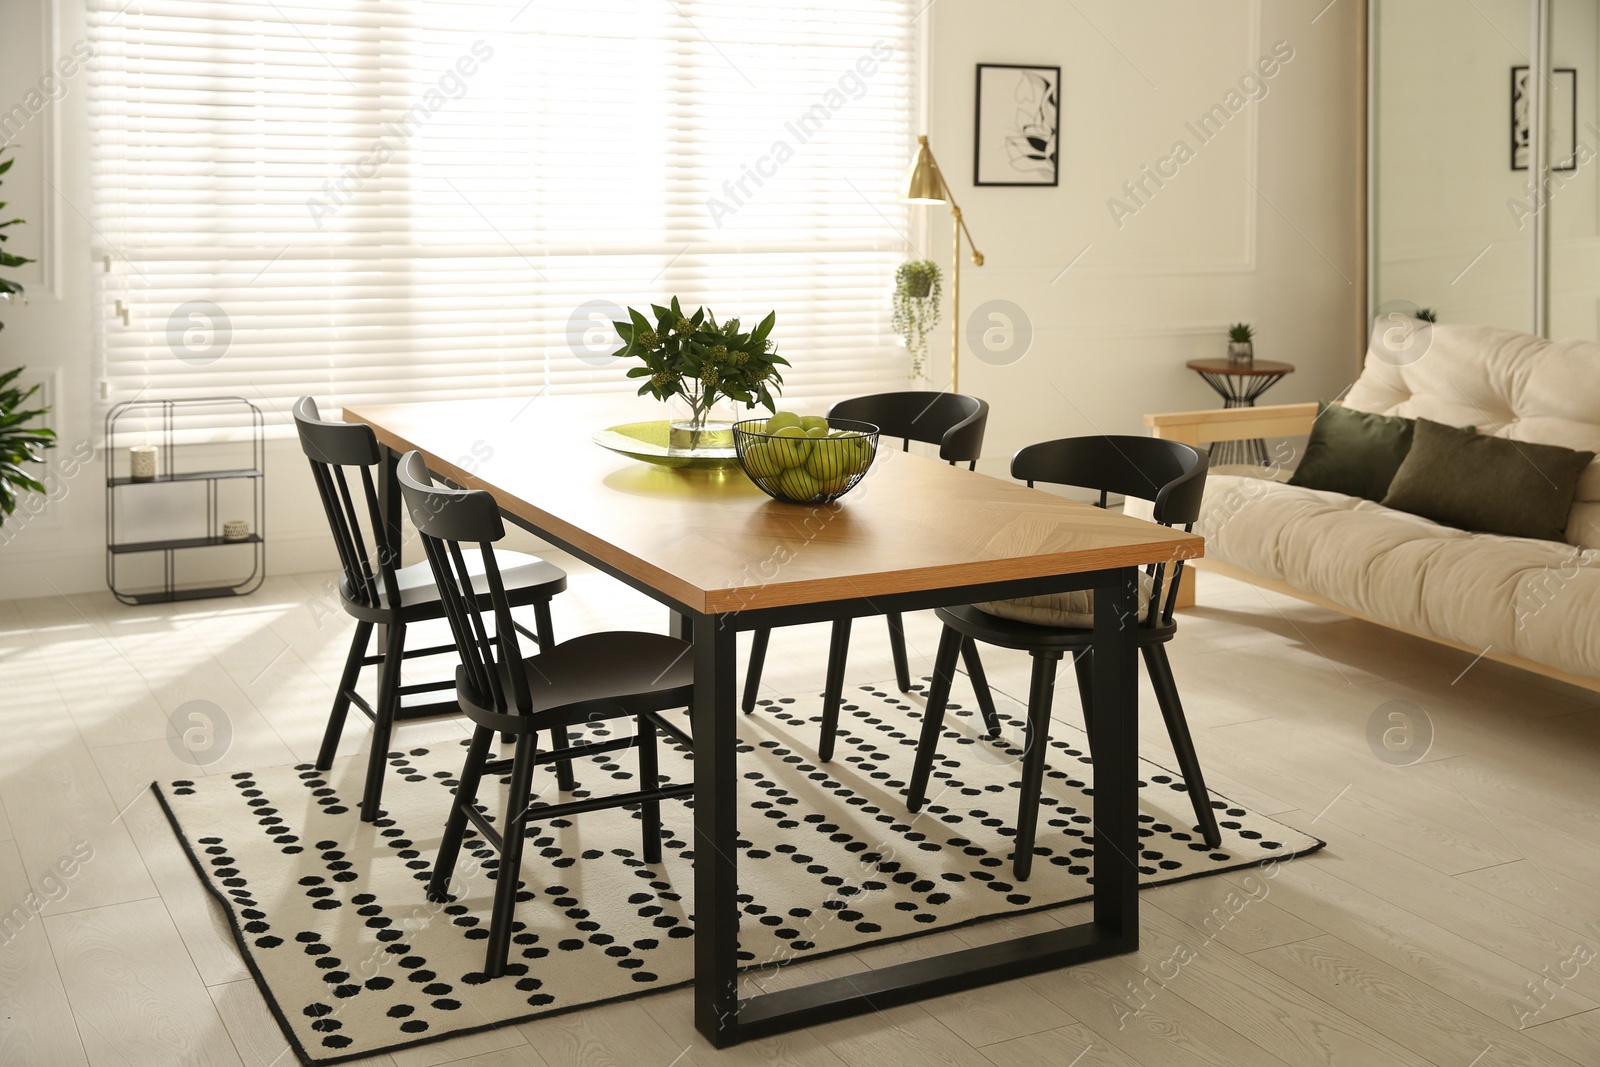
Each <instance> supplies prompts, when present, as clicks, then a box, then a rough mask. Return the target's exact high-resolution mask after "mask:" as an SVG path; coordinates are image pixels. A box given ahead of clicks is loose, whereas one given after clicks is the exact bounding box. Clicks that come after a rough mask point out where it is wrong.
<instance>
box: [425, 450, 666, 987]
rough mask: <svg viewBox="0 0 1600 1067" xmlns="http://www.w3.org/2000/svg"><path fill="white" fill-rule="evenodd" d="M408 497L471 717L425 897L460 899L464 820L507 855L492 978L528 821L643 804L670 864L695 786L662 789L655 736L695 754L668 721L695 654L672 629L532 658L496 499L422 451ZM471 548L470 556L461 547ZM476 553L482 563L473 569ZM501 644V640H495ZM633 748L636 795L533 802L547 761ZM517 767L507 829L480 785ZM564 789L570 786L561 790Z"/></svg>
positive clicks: (649, 833)
mask: <svg viewBox="0 0 1600 1067" xmlns="http://www.w3.org/2000/svg"><path fill="white" fill-rule="evenodd" d="M400 488H401V494H402V495H403V496H404V498H405V504H406V509H407V511H409V512H410V514H411V518H412V521H413V522H414V523H415V524H416V526H417V529H418V530H419V531H420V532H421V534H422V543H423V547H424V549H425V550H426V552H427V554H428V565H429V567H431V568H432V570H433V580H434V584H435V585H436V586H437V587H438V589H439V591H440V593H441V598H440V599H441V601H442V603H443V605H444V610H445V617H446V618H448V619H449V620H450V630H451V632H452V633H453V634H454V635H455V639H456V649H457V650H458V651H459V652H460V654H461V667H460V669H459V670H457V671H456V681H455V688H456V699H457V701H458V702H459V703H460V706H461V710H462V711H464V712H465V713H466V714H467V717H468V718H470V719H471V720H472V722H473V731H472V740H471V742H470V744H469V745H468V747H467V755H466V760H465V762H464V763H463V764H462V767H461V776H460V778H459V780H458V784H457V786H456V791H455V799H454V800H453V801H452V802H451V805H450V814H449V817H448V819H447V820H446V822H445V829H444V837H443V838H442V839H441V840H440V842H439V854H438V857H437V859H436V860H435V861H434V865H433V873H432V875H431V877H430V878H429V880H428V898H429V899H430V900H433V901H435V902H446V901H449V900H451V899H452V898H451V896H450V881H451V878H452V877H453V876H454V873H455V865H456V858H457V856H458V855H459V853H460V851H461V842H462V838H463V836H464V835H465V833H466V827H467V823H468V822H471V823H472V825H473V826H474V827H475V828H476V829H477V831H478V833H480V834H482V835H483V837H484V838H485V839H486V840H487V841H488V842H489V844H490V845H491V846H493V847H494V848H495V850H496V851H498V852H499V853H500V862H499V865H498V866H497V867H496V869H495V876H494V877H495V891H494V907H493V911H492V913H491V918H490V920H489V939H488V945H487V953H486V956H485V962H484V968H483V969H484V973H485V974H487V975H488V976H489V977H491V978H498V977H500V976H501V975H503V974H504V973H505V972H506V962H507V955H508V953H509V950H510V946H511V935H512V928H513V913H514V911H515V909H516V898H517V888H518V885H519V884H520V881H521V876H522V848H523V842H524V840H525V837H526V835H527V833H528V832H529V827H530V825H532V824H534V823H536V822H537V823H543V824H546V825H548V824H549V822H550V821H551V820H555V819H564V818H566V817H567V816H569V815H578V814H580V813H583V812H587V811H597V810H601V809H605V808H617V807H634V808H638V809H640V813H641V816H642V818H641V820H640V821H641V822H642V824H643V831H644V841H643V849H642V856H643V858H644V861H645V862H646V863H659V862H660V861H661V802H662V801H663V800H673V799H678V798H682V797H688V796H690V795H691V794H692V793H693V792H694V785H693V784H692V783H688V784H683V785H663V784H662V783H661V775H660V770H659V760H658V756H657V750H656V733H657V731H662V732H665V733H666V734H667V735H668V736H670V737H672V738H674V739H676V740H677V741H679V742H680V743H682V744H683V745H685V746H688V745H689V744H690V739H689V736H688V735H687V734H686V733H685V732H684V731H683V730H681V729H679V728H678V727H677V726H675V725H673V724H672V723H671V722H669V721H667V720H666V719H664V718H662V716H661V712H663V711H669V710H671V709H673V708H684V707H687V706H688V705H689V703H690V701H691V700H692V698H693V693H694V689H693V682H694V657H693V655H691V651H692V647H691V646H690V645H689V644H688V643H687V642H685V641H680V640H678V639H677V638H673V637H666V636H663V635H661V634H651V633H637V632H632V631H613V632H609V633H595V634H585V635H583V636H582V637H575V638H573V639H571V640H569V641H563V642H562V643H561V644H559V645H547V646H544V647H543V648H541V649H540V651H539V654H538V655H536V656H532V657H530V658H528V659H523V658H522V655H521V650H520V648H519V647H518V642H517V628H516V627H515V626H514V624H513V622H512V619H511V602H510V600H509V598H508V596H507V592H506V587H505V582H504V579H503V577H502V573H501V570H500V568H499V567H498V566H497V565H496V560H495V551H494V548H493V547H492V545H493V542H495V541H498V540H500V538H502V537H504V536H505V527H504V525H503V523H502V522H501V519H500V510H499V508H498V507H497V506H496V504H495V501H494V497H492V496H491V495H489V494H488V493H487V492H485V491H483V490H481V489H479V490H463V489H448V488H443V487H440V486H435V485H434V484H433V482H432V479H431V478H430V477H429V475H428V469H427V466H426V465H425V464H424V463H423V461H422V456H421V454H420V453H417V452H407V453H406V454H405V455H404V456H402V457H401V459H400ZM463 546H470V547H463ZM469 553H474V554H476V556H477V558H479V559H480V560H481V565H479V564H475V563H473V562H472V561H471V560H470V559H469V558H468V555H469ZM497 638H498V639H497ZM625 717H631V718H633V719H634V721H635V731H634V733H633V734H632V735H630V736H628V737H622V738H614V739H612V740H608V741H589V742H585V743H581V744H578V745H570V744H567V743H566V742H564V741H562V742H557V745H556V747H553V748H552V749H551V750H549V751H546V752H540V751H538V749H537V744H536V742H537V734H538V732H539V731H540V730H550V731H552V733H554V734H556V735H564V734H565V732H566V730H567V728H568V727H571V726H578V725H581V724H586V723H596V722H603V721H607V720H610V719H618V718H625ZM497 733H501V734H509V735H511V736H512V737H514V738H515V739H516V749H515V752H514V754H513V755H512V757H511V758H510V759H499V760H491V759H489V746H490V743H491V742H492V741H493V740H494V736H495V734H497ZM628 748H637V749H638V751H639V788H638V789H636V790H633V791H632V792H627V793H613V794H610V795H606V796H591V795H588V794H583V795H581V796H580V797H579V798H578V799H574V800H571V801H568V802H566V803H545V802H539V801H537V800H535V799H534V795H533V772H534V769H535V768H536V767H538V766H539V765H540V764H544V763H555V764H556V765H557V770H558V772H559V771H560V769H561V768H567V769H568V770H569V771H570V769H571V766H572V761H573V760H577V759H583V758H587V757H592V756H599V755H602V754H604V753H609V752H619V751H622V750H624V749H628ZM507 771H509V772H510V779H509V790H508V792H507V794H506V800H505V806H504V809H503V812H502V813H501V815H500V817H499V820H498V822H497V823H496V822H494V821H492V820H491V817H490V816H489V815H488V814H487V813H486V811H484V810H481V809H480V805H479V803H478V789H479V786H480V785H481V784H482V782H483V778H484V776H485V775H489V776H490V779H491V781H492V780H493V779H494V778H497V777H499V776H501V775H504V774H506V773H507ZM562 788H563V789H566V788H570V787H569V786H567V785H562Z"/></svg>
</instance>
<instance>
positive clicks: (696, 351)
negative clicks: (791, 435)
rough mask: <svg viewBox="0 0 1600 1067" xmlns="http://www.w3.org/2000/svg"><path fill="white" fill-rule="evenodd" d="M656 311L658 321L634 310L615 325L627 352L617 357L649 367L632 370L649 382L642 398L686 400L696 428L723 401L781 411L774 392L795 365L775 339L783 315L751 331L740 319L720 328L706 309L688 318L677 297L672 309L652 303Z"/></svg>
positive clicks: (619, 352)
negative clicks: (779, 351)
mask: <svg viewBox="0 0 1600 1067" xmlns="http://www.w3.org/2000/svg"><path fill="white" fill-rule="evenodd" d="M650 310H651V312H652V313H653V314H654V315H655V321H654V322H651V321H650V319H648V318H646V317H645V316H644V314H642V313H641V312H639V311H636V310H634V309H633V308H629V309H628V321H627V322H616V323H612V325H613V326H615V327H616V329H617V336H618V337H619V338H621V339H622V347H621V348H619V349H617V351H615V352H613V353H612V355H613V356H622V357H627V358H632V359H637V360H639V361H640V362H641V363H642V364H643V365H642V366H638V367H634V368H632V369H631V370H629V371H628V377H630V378H642V379H644V381H643V383H642V384H641V385H640V386H639V395H640V396H644V395H646V394H648V395H650V396H653V397H655V398H656V399H657V400H666V399H668V398H670V397H674V396H677V397H682V398H683V399H684V400H685V401H686V402H687V403H688V405H689V409H690V411H691V412H692V421H693V422H694V423H696V424H699V423H702V422H704V421H705V416H706V413H707V412H709V411H710V410H711V407H712V405H713V404H715V403H716V401H717V399H718V398H719V397H726V398H727V399H729V400H733V401H737V402H739V403H741V404H743V405H744V406H745V407H747V408H753V407H755V406H756V405H757V404H758V403H759V404H761V405H762V406H764V407H765V408H766V409H767V410H768V411H776V410H777V404H776V403H775V402H774V400H773V393H774V392H777V393H782V392H783V375H782V373H781V372H780V371H779V370H778V368H779V367H780V366H784V367H787V366H789V361H788V360H786V359H784V358H783V357H782V356H780V355H778V354H777V352H776V351H774V349H775V347H776V346H775V344H774V342H773V341H772V339H771V337H770V336H769V335H770V334H771V333H772V327H773V324H774V323H775V322H776V321H777V312H771V313H769V314H768V315H767V317H766V318H764V319H762V320H761V323H760V325H758V326H757V327H756V328H755V329H753V330H750V331H748V332H746V331H744V330H742V329H741V328H740V325H739V320H738V319H728V320H727V321H725V322H723V323H720V324H719V323H718V322H717V319H716V316H715V315H713V314H712V313H711V312H710V311H708V310H707V309H706V308H703V307H702V308H696V309H695V311H694V313H693V314H692V315H685V314H684V312H683V308H682V306H681V305H680V304H679V303H678V298H677V297H673V298H672V303H671V305H670V306H668V307H662V306H661V305H659V304H652V305H650Z"/></svg>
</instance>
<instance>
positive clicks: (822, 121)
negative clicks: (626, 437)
mask: <svg viewBox="0 0 1600 1067" xmlns="http://www.w3.org/2000/svg"><path fill="white" fill-rule="evenodd" d="M89 7H90V23H91V43H92V44H93V46H94V52H95V57H96V58H95V60H94V62H93V64H92V70H93V74H92V85H91V92H92V100H91V116H92V123H93V145H94V148H93V154H92V166H93V174H92V184H93V189H94V195H95V228H96V231H97V241H98V243H99V245H100V246H101V247H99V248H98V249H97V255H99V256H100V257H102V259H101V267H100V268H97V271H96V275H97V277H98V278H99V280H100V286H99V289H100V295H99V299H98V301H97V304H98V307H97V311H98V322H97V328H96V331H95V335H96V341H97V345H98V355H99V358H100V360H101V365H102V375H103V377H104V378H105V379H106V380H107V381H108V383H109V395H108V396H107V397H105V398H104V399H105V400H106V402H107V403H115V402H116V401H118V400H125V399H132V398H134V397H136V396H142V397H144V398H151V397H187V396H209V395H216V394H218V393H236V394H239V395H242V396H244V397H245V398H247V399H250V400H252V401H254V402H256V403H258V404H260V405H261V406H262V407H263V408H264V409H265V410H266V411H267V413H268V418H269V421H271V420H274V419H276V420H277V421H278V422H279V423H280V424H282V423H285V422H286V421H287V412H288V410H289V407H290V405H291V403H292V401H293V399H294V398H295V397H297V396H300V395H303V394H307V393H309V394H311V395H314V396H316V397H317V398H318V400H319V402H320V403H322V404H323V405H324V406H325V407H326V406H342V405H344V404H348V403H355V402H394V401H404V400H419V399H443V398H465V397H477V396H487V395H498V394H503V393H534V392H537V391H539V390H541V389H548V390H549V391H551V392H557V393H559V392H578V391H595V390H598V389H616V390H619V391H621V390H631V389H633V388H634V387H635V386H636V384H637V383H634V384H633V385H630V384H629V383H628V382H627V380H626V379H625V378H624V376H623V371H624V370H625V369H626V367H625V366H623V365H620V363H616V362H611V361H609V360H608V359H607V354H608V353H609V352H610V351H611V350H612V349H613V348H614V347H615V346H616V342H615V340H614V333H613V332H612V331H611V329H610V327H609V326H608V325H605V323H606V321H607V320H609V318H610V317H611V314H610V307H611V306H628V305H632V306H635V307H641V308H642V307H643V306H644V305H646V304H648V303H650V302H652V301H654V302H664V301H665V299H666V298H667V297H670V296H672V295H678V296H680V297H681V298H682V299H683V301H684V303H685V304H687V305H691V306H694V305H701V304H704V305H706V306H709V307H710V308H711V309H712V310H713V311H714V312H716V313H717V315H718V316H719V317H731V316H739V317H741V318H743V319H745V320H746V321H747V322H752V323H753V322H754V321H755V320H756V319H759V318H760V317H761V316H763V315H765V314H766V313H767V312H768V311H772V310H776V312H777V328H776V330H775V331H774V334H773V336H774V338H775V339H776V340H777V342H778V351H779V352H780V354H782V355H783V356H784V357H785V358H787V359H788V360H789V361H790V362H791V363H793V364H794V366H793V369H792V371H790V372H787V373H786V375H785V377H786V391H787V392H788V393H790V394H791V395H803V394H822V393H840V392H867V391H872V390H873V389H878V388H884V387H893V386H894V385H895V384H896V383H904V382H905V381H906V374H907V368H908V365H907V362H906V358H905V353H904V351H903V349H902V348H900V346H899V345H898V344H897V342H896V341H895V338H894V335H893V333H892V332H891V330H890V329H889V314H888V310H889V309H888V297H889V291H890V285H891V283H892V278H893V273H894V268H895V266H896V265H897V264H898V263H899V262H900V261H901V260H902V259H904V258H905V255H906V252H907V244H906V240H905V236H904V235H905V233H906V212H905V209H904V208H903V207H902V206H901V205H900V204H898V203H897V201H896V193H897V189H898V184H899V181H900V179H901V176H902V175H903V172H904V167H905V164H906V161H907V159H908V156H909V146H910V144H911V141H912V135H913V133H914V132H915V131H914V130H913V129H912V119H913V115H914V112H915V97H916V94H915V69H914V67H915V54H914V47H913V39H912V19H913V17H914V15H915V8H914V5H913V4H912V3H910V2H907V0H824V2H818V3H801V4H776V3H774V4H765V3H763V4H750V3H735V2H724V3H708V2H698V0H675V2H670V3H669V2H663V0H584V2H583V3H582V4H578V3H572V2H570V0H568V2H559V3H557V2H548V0H531V2H529V3H523V0H507V2H506V3H494V2H477V3H474V2H462V0H314V2H313V0H268V2H265V3H261V4H257V3H251V2H248V0H244V2H241V0H229V2H210V3H207V2H197V0H134V2H132V3H131V4H128V3H126V0H90V4H89Z"/></svg>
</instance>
